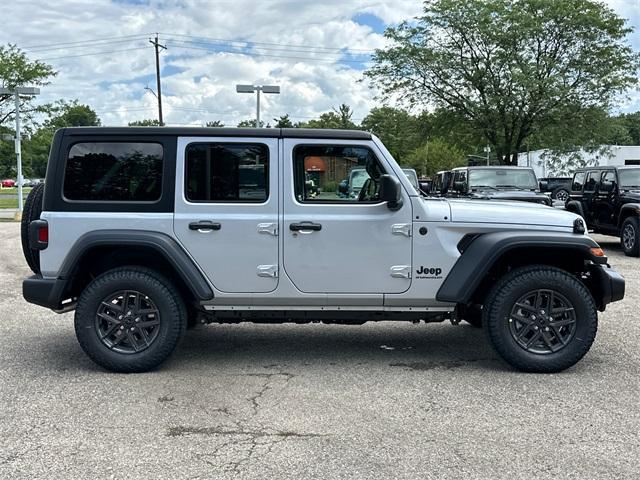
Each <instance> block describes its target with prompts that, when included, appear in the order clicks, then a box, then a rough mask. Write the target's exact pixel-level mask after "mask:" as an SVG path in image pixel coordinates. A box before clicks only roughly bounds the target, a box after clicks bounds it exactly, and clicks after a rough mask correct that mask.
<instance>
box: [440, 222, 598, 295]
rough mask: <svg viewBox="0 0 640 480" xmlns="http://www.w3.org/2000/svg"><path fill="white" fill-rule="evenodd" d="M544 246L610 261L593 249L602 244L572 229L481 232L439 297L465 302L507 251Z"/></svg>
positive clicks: (450, 274)
mask: <svg viewBox="0 0 640 480" xmlns="http://www.w3.org/2000/svg"><path fill="white" fill-rule="evenodd" d="M523 247H524V248H534V247H543V248H548V249H564V250H574V251H575V250H578V251H580V253H581V254H582V255H583V256H584V257H585V259H589V260H592V261H593V262H594V263H602V262H603V261H606V257H595V256H594V255H593V254H592V253H591V251H590V249H591V248H597V247H598V244H597V243H596V242H595V241H594V240H592V239H591V238H589V237H586V236H582V235H575V234H571V233H566V234H565V233H554V232H527V233H524V232H522V231H505V232H493V233H486V234H483V235H479V236H478V237H477V238H476V239H475V240H473V241H472V242H471V244H469V245H468V246H467V247H466V249H465V250H464V252H463V253H462V255H461V256H460V258H458V261H457V262H456V263H455V264H454V266H453V268H452V269H451V271H450V272H449V274H448V275H447V278H446V279H445V280H444V282H443V283H442V285H441V287H440V289H439V290H438V293H437V294H436V299H437V300H438V301H440V302H448V303H463V304H466V303H468V302H469V301H470V300H471V297H472V295H473V293H474V292H475V290H476V288H477V287H478V286H479V285H480V283H481V282H482V280H483V279H484V278H485V275H486V274H487V272H489V271H490V270H491V268H492V267H493V266H494V265H495V263H496V262H497V261H498V260H499V259H500V257H501V256H503V255H504V254H505V253H507V252H509V251H510V250H513V249H515V248H523Z"/></svg>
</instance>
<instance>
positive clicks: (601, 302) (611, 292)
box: [589, 264, 625, 310]
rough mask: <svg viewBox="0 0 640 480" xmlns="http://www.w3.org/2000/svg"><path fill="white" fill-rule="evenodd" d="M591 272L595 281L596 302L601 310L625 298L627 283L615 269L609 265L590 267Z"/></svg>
mask: <svg viewBox="0 0 640 480" xmlns="http://www.w3.org/2000/svg"><path fill="white" fill-rule="evenodd" d="M589 272H590V273H591V278H592V281H593V287H594V290H595V293H597V295H596V297H597V298H595V300H596V303H597V304H598V309H599V310H604V309H605V307H606V306H607V305H608V304H609V303H612V302H617V301H619V300H622V299H623V298H624V289H625V281H624V277H623V276H622V275H620V274H619V273H618V272H617V271H616V270H615V269H613V268H612V267H610V266H609V265H597V264H592V265H590V268H589Z"/></svg>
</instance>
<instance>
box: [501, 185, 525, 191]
mask: <svg viewBox="0 0 640 480" xmlns="http://www.w3.org/2000/svg"><path fill="white" fill-rule="evenodd" d="M497 186H498V187H500V188H515V189H516V190H531V188H524V187H519V186H518V185H497Z"/></svg>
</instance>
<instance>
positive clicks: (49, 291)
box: [22, 275, 66, 310]
mask: <svg viewBox="0 0 640 480" xmlns="http://www.w3.org/2000/svg"><path fill="white" fill-rule="evenodd" d="M65 286H66V281H65V280H62V279H59V278H51V279H50V278H42V275H33V276H31V277H29V278H25V279H24V280H23V281H22V296H23V297H24V299H25V300H26V301H27V302H29V303H33V304H35V305H40V306H41V307H47V308H50V309H52V310H63V309H64V306H63V304H62V301H63V300H64V298H63V297H64V290H65Z"/></svg>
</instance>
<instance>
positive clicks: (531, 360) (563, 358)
mask: <svg viewBox="0 0 640 480" xmlns="http://www.w3.org/2000/svg"><path fill="white" fill-rule="evenodd" d="M543 289H544V290H553V291H554V292H556V293H559V294H560V295H562V296H563V297H564V298H566V299H567V300H568V301H569V302H570V303H571V305H572V307H573V309H574V312H575V331H574V332H575V333H574V335H573V337H572V338H571V339H570V340H568V343H567V344H566V346H564V347H563V348H561V349H560V350H559V351H556V352H553V353H551V352H549V353H545V354H540V353H532V352H530V351H528V350H525V349H524V348H523V347H521V346H520V345H519V344H518V343H517V342H516V340H515V339H514V337H513V336H512V334H511V332H510V326H509V319H510V317H511V312H512V308H513V307H514V305H515V303H516V302H517V301H518V299H519V298H521V297H522V295H525V294H527V292H529V291H532V290H543ZM482 323H483V326H484V330H485V332H486V333H487V336H488V339H489V342H490V343H491V345H492V346H493V347H494V348H495V349H496V351H497V352H498V354H499V355H500V356H501V357H502V358H503V359H504V360H506V361H507V362H508V363H509V364H510V365H511V366H513V367H515V368H517V369H518V370H522V371H524V372H536V373H552V372H560V371H562V370H565V369H567V368H569V367H571V366H573V365H575V364H576V363H577V362H578V361H579V360H580V359H581V358H582V357H583V356H584V355H585V354H586V353H587V352H588V351H589V348H590V347H591V345H592V343H593V341H594V339H595V336H596V331H597V329H598V314H597V310H596V305H595V302H594V300H593V297H592V296H591V293H590V292H589V290H587V288H586V287H585V286H584V285H583V284H582V283H581V282H580V281H579V280H578V279H576V278H575V277H574V276H572V275H570V274H569V273H567V272H565V271H563V270H560V269H558V268H554V267H549V266H546V265H535V266H528V267H522V268H517V269H514V270H512V271H511V272H509V273H508V274H506V275H505V276H503V277H502V278H501V279H500V280H499V281H498V282H497V283H496V285H495V286H494V287H493V289H492V290H491V291H490V293H489V294H488V296H487V302H486V303H485V307H484V309H483V316H482Z"/></svg>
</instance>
